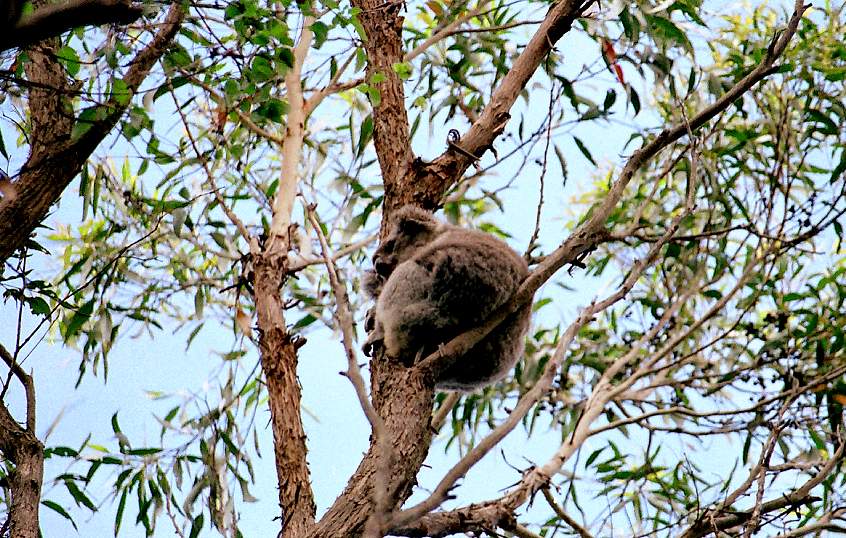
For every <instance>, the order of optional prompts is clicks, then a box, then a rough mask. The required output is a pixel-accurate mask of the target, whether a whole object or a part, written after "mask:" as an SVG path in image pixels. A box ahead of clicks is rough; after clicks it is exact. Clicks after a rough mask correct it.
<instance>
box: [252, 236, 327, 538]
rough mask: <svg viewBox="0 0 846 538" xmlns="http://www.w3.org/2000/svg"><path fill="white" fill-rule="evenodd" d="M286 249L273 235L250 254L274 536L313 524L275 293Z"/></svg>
mask: <svg viewBox="0 0 846 538" xmlns="http://www.w3.org/2000/svg"><path fill="white" fill-rule="evenodd" d="M287 253H288V245H287V242H286V241H282V240H281V238H279V237H278V236H272V240H268V242H267V244H266V245H265V249H264V250H263V251H262V252H260V253H254V255H253V265H254V268H255V302H256V313H257V317H258V326H259V349H260V352H261V366H262V370H263V371H264V377H265V381H266V383H267V393H268V398H269V406H270V421H271V427H272V429H273V450H274V455H275V457H276V474H277V479H278V483H279V506H280V508H281V510H282V513H281V517H282V530H281V532H280V536H283V537H292V538H293V537H299V536H305V533H306V531H307V529H308V528H309V527H311V525H312V524H313V523H314V512H315V506H314V498H313V495H312V492H311V485H310V484H311V482H310V476H309V470H308V464H307V463H306V454H307V448H306V435H305V430H304V429H303V421H302V417H301V416H300V390H299V381H298V380H297V346H296V342H295V341H293V340H292V338H291V336H290V334H289V333H288V330H287V328H286V326H285V318H284V315H283V309H284V305H283V304H282V296H281V295H280V293H279V290H280V289H281V287H282V284H283V283H284V279H285V275H286V274H287V267H286V265H287V261H286V260H287Z"/></svg>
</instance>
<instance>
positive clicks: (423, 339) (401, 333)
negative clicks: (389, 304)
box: [380, 301, 448, 363]
mask: <svg viewBox="0 0 846 538" xmlns="http://www.w3.org/2000/svg"><path fill="white" fill-rule="evenodd" d="M385 314H386V315H384V316H382V319H381V320H380V321H382V323H383V324H384V327H383V331H382V332H383V338H384V345H385V350H386V351H387V352H388V355H390V356H392V357H397V358H401V359H402V360H403V361H404V362H408V363H413V362H414V360H415V359H414V358H413V357H400V354H401V353H403V352H405V353H406V354H409V352H413V353H414V354H415V355H416V354H418V353H423V355H424V356H425V355H428V354H429V353H431V352H432V351H434V350H435V349H437V347H438V345H439V344H441V343H442V340H443V336H444V335H443V334H441V329H443V327H444V323H443V322H444V319H443V315H442V313H441V312H440V311H439V310H438V308H437V307H436V305H433V304H432V303H431V302H429V301H419V302H416V303H412V304H409V305H405V306H403V307H401V308H397V309H392V310H389V311H388V312H385ZM447 326H448V324H447Z"/></svg>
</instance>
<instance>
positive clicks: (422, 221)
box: [394, 205, 438, 234]
mask: <svg viewBox="0 0 846 538" xmlns="http://www.w3.org/2000/svg"><path fill="white" fill-rule="evenodd" d="M394 222H395V224H396V226H397V228H398V229H399V230H401V231H402V232H404V233H407V234H417V233H420V232H423V231H427V230H433V229H435V228H436V227H437V225H438V221H437V220H436V219H435V217H433V216H432V215H430V214H429V213H427V212H426V211H424V210H422V209H420V208H419V207H414V206H412V205H406V206H403V207H401V208H399V209H398V210H397V211H396V213H394Z"/></svg>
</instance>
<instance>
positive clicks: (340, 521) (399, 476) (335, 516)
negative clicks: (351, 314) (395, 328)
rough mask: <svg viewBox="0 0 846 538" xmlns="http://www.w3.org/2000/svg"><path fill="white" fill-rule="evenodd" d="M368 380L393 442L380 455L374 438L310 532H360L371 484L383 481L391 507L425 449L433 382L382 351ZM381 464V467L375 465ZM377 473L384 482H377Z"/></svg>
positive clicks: (408, 486) (314, 536)
mask: <svg viewBox="0 0 846 538" xmlns="http://www.w3.org/2000/svg"><path fill="white" fill-rule="evenodd" d="M370 367H371V371H372V374H371V382H372V383H373V385H372V386H373V390H372V395H373V404H374V406H375V407H376V411H377V412H378V413H379V415H380V416H381V417H382V419H383V420H384V421H385V430H386V433H387V435H388V439H390V444H391V446H392V448H393V450H392V454H389V455H388V457H387V458H383V457H382V455H381V454H380V451H379V446H378V443H377V442H376V440H375V439H371V441H370V449H369V450H368V451H367V455H366V456H365V457H364V459H363V460H362V461H361V463H360V464H359V466H358V469H356V471H355V473H354V474H353V476H352V478H350V480H349V482H348V483H347V487H346V488H345V489H344V492H343V493H342V494H341V496H340V497H338V499H337V500H336V501H335V503H334V504H333V505H332V507H331V508H329V510H328V511H327V512H326V514H325V515H324V516H323V518H322V519H321V520H320V522H319V523H318V524H317V526H316V527H315V528H314V529H312V531H311V532H310V533H309V534H308V537H309V538H324V537H326V536H333V537H337V538H347V537H349V538H352V537H358V536H361V535H362V532H363V530H364V525H365V523H366V522H367V518H368V517H369V516H370V514H371V513H372V512H373V507H374V504H375V503H374V487H377V486H378V487H384V488H385V491H386V493H387V495H388V498H389V499H391V502H390V506H389V507H388V508H389V509H391V510H397V509H399V508H400V506H401V505H402V503H404V502H405V500H406V499H408V497H409V496H410V495H411V493H412V487H413V486H414V485H415V484H416V482H415V478H416V476H417V472H418V471H419V470H420V467H421V466H422V465H423V460H425V459H426V454H427V453H428V451H429V443H430V441H431V437H432V433H431V428H430V427H429V419H430V417H431V412H432V399H433V397H434V388H433V385H434V383H433V382H432V380H431V379H426V378H424V377H423V376H422V375H421V372H420V371H418V370H416V369H409V368H405V367H403V366H402V365H401V364H399V363H397V362H394V361H389V360H387V359H386V358H385V357H380V358H379V359H378V360H372V361H371V363H370ZM380 466H383V467H380ZM379 476H382V477H386V478H387V480H388V483H387V484H384V485H383V484H378V482H379V481H378V480H377V478H378V477H379Z"/></svg>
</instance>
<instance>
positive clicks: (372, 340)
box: [361, 321, 385, 357]
mask: <svg viewBox="0 0 846 538" xmlns="http://www.w3.org/2000/svg"><path fill="white" fill-rule="evenodd" d="M364 324H365V327H366V326H367V321H365V322H364ZM384 341H385V335H384V333H383V332H382V328H381V327H378V326H376V323H375V321H374V322H373V328H372V330H371V331H370V333H369V334H368V335H367V340H365V341H364V345H363V346H361V351H363V352H364V354H365V355H366V356H368V357H372V356H373V354H374V353H375V352H376V349H377V348H379V347H382V346H384V345H385V344H384Z"/></svg>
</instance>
